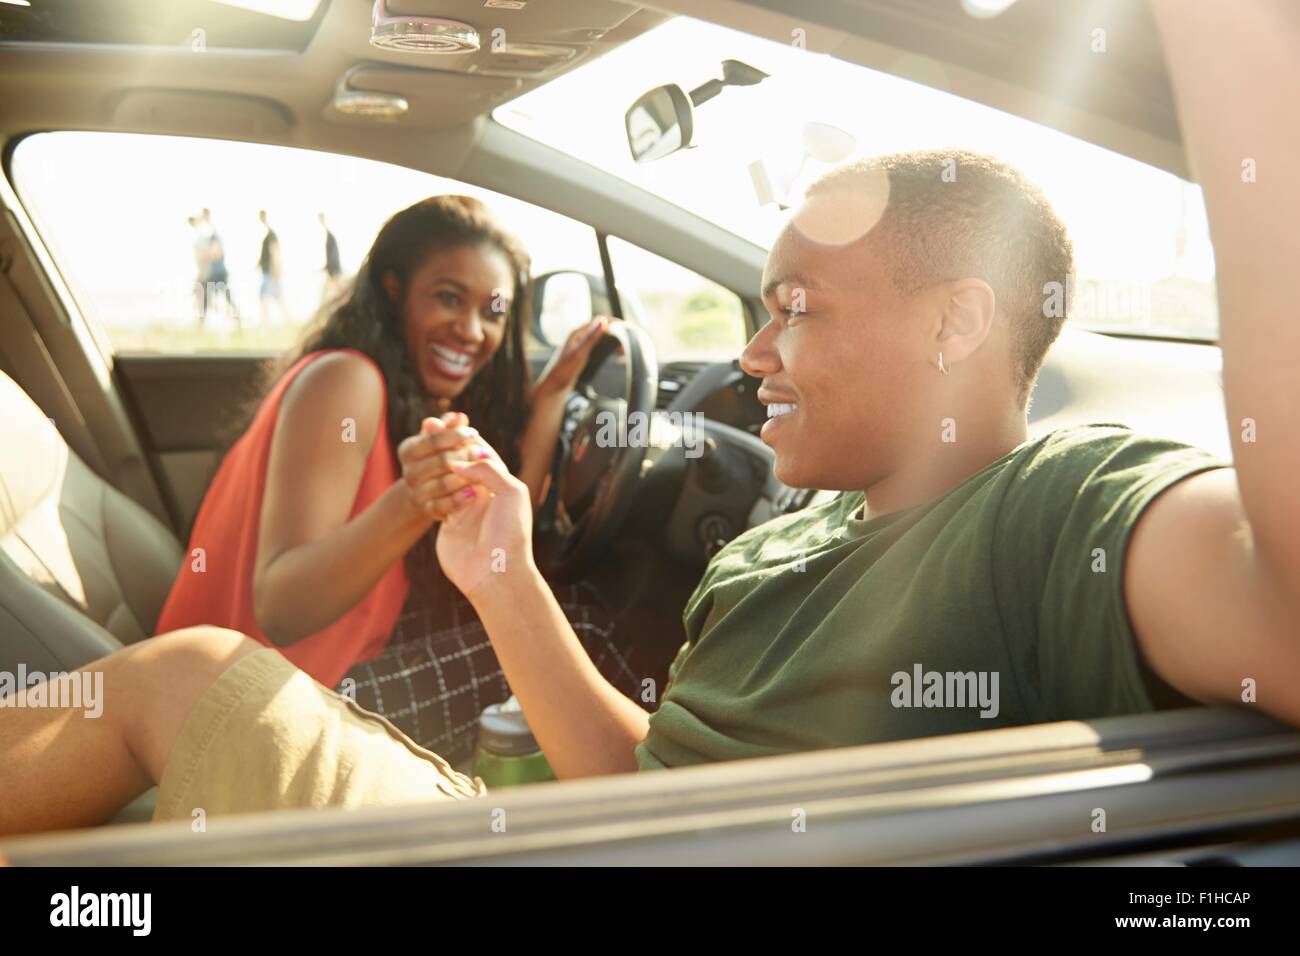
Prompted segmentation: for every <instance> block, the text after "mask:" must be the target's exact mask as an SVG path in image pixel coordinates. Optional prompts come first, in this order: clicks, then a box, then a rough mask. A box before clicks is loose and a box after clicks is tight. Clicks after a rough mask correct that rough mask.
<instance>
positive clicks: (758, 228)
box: [493, 17, 1218, 339]
mask: <svg viewBox="0 0 1300 956" xmlns="http://www.w3.org/2000/svg"><path fill="white" fill-rule="evenodd" d="M802 32H803V31H801V30H798V29H796V30H794V31H793V33H792V36H791V42H788V43H778V42H775V41H773V40H767V39H763V38H761V37H756V36H750V35H748V34H745V33H743V32H740V31H737V30H732V29H728V28H726V27H722V26H718V25H715V24H711V23H704V22H701V21H698V20H692V19H690V18H688V17H677V18H675V19H673V20H670V21H668V22H667V23H664V24H663V25H661V26H658V27H656V28H654V29H653V30H650V31H647V32H646V33H644V34H642V35H641V36H638V37H636V38H635V39H633V40H631V41H629V42H628V43H626V44H624V45H622V46H620V47H619V48H618V49H617V50H614V51H612V52H610V53H609V54H607V55H606V56H602V57H600V58H598V59H595V60H592V61H590V62H588V63H586V64H584V65H582V66H580V67H578V68H577V69H575V70H572V71H571V72H569V73H566V74H564V75H563V76H560V77H557V78H556V79H554V80H552V81H551V82H549V83H546V84H543V85H542V86H540V87H538V88H537V89H534V90H530V91H529V92H527V93H525V94H523V95H522V96H520V97H519V98H517V99H515V100H513V101H511V102H509V103H505V104H503V105H502V106H500V107H498V108H497V109H496V110H495V111H494V112H493V117H494V118H495V119H496V120H497V122H499V123H501V124H502V125H504V126H507V127H509V128H511V129H514V130H517V131H518V132H520V133H523V134H525V135H527V136H530V137H532V138H534V139H537V140H539V141H541V142H543V143H546V144H547V145H549V146H552V147H554V148H556V149H560V150H562V151H564V152H566V153H569V154H570V155H572V156H574V157H576V158H577V159H580V160H582V161H583V162H586V163H589V164H590V165H592V166H594V167H596V168H598V169H600V170H601V171H603V172H606V173H609V174H612V175H614V176H618V177H620V178H622V179H624V180H626V181H627V182H629V183H631V184H634V185H636V186H638V187H640V188H642V189H645V190H647V191H649V192H651V193H653V194H654V195H656V196H659V197H661V198H663V199H666V200H668V201H669V202H672V203H674V204H676V205H678V206H680V207H681V208H683V209H687V210H690V212H691V213H692V214H693V215H696V216H699V217H701V218H704V219H707V220H709V221H710V222H713V223H715V224H717V225H718V226H721V227H722V228H724V229H727V230H729V231H731V232H733V233H735V234H736V235H738V236H741V237H743V238H745V239H748V240H750V241H751V242H753V243H754V244H755V245H757V246H759V247H761V248H765V249H766V248H768V247H770V245H771V243H772V240H773V239H774V238H775V236H776V235H777V233H778V232H779V231H780V229H781V228H782V226H783V225H784V223H785V219H786V215H787V212H786V210H787V208H788V207H792V206H794V205H797V203H798V201H799V199H800V197H801V195H802V193H803V190H804V189H806V187H807V186H808V184H809V183H811V182H812V181H813V180H814V179H816V178H817V177H818V176H820V175H821V174H823V173H825V172H826V171H828V170H829V169H831V168H833V167H834V166H835V165H836V164H838V163H840V162H846V161H851V160H853V159H856V158H859V157H865V156H873V155H879V154H882V153H891V152H898V151H905V150H913V149H927V148H939V149H942V148H948V147H952V146H957V145H960V146H962V147H965V148H968V149H973V150H976V151H979V152H984V153H988V154H990V155H993V156H995V157H997V158H999V159H1002V160H1005V161H1007V162H1009V163H1011V164H1012V165H1013V166H1015V167H1017V168H1018V169H1021V170H1022V171H1024V173H1025V174H1026V175H1027V176H1028V177H1029V178H1030V179H1031V180H1033V181H1034V182H1035V183H1037V184H1038V185H1039V186H1041V187H1042V189H1043V192H1044V193H1045V194H1046V196H1047V198H1048V199H1049V200H1050V201H1051V203H1052V205H1053V207H1054V208H1055V210H1056V212H1057V214H1058V215H1059V216H1060V217H1061V219H1062V221H1063V222H1064V223H1065V225H1066V226H1067V228H1068V229H1069V231H1070V235H1071V238H1072V240H1073V243H1074V253H1075V276H1074V277H1073V281H1074V293H1075V295H1074V308H1073V309H1072V311H1071V316H1070V319H1071V321H1072V322H1073V323H1075V324H1076V325H1078V326H1082V327H1085V328H1092V329H1098V330H1104V331H1118V332H1124V333H1129V334H1138V335H1151V336H1173V337H1187V338H1197V339H1214V338H1217V336H1218V306H1217V298H1216V294H1215V286H1214V254H1213V248H1212V246H1211V243H1210V234H1209V225H1208V221H1207V217H1206V213H1205V203H1204V200H1203V198H1202V195H1201V190H1200V188H1199V187H1197V186H1195V185H1194V184H1192V183H1189V182H1187V181H1185V180H1182V179H1180V178H1178V177H1177V176H1174V175H1171V174H1170V173H1167V172H1164V171H1162V170H1159V169H1155V168H1153V167H1151V166H1148V165H1145V164H1143V163H1141V162H1138V161H1137V160H1134V159H1131V158H1129V157H1126V156H1121V155H1119V154H1118V153H1115V152H1111V151H1109V150H1106V149H1103V148H1101V147H1099V146H1095V145H1093V144H1091V143H1087V142H1084V141H1083V140H1080V139H1077V138H1075V137H1072V136H1068V135H1066V134H1064V133H1061V132H1059V131H1057V130H1054V129H1051V128H1049V127H1047V126H1044V125H1041V124H1038V123H1034V122H1031V121H1029V120H1026V119H1023V118H1021V117H1018V116H1013V115H1011V114H1009V113H1004V112H1001V111H999V110H996V109H992V108H990V107H987V106H984V105H982V104H979V103H975V102H972V101H971V100H967V99H964V98H962V97H959V96H956V95H953V94H952V93H949V92H946V91H945V90H944V89H943V87H944V85H945V83H946V79H945V67H944V66H943V65H942V64H940V63H938V62H935V61H931V60H926V59H925V58H923V57H919V56H918V57H909V58H908V59H907V60H906V61H902V62H899V63H897V64H895V67H894V69H895V70H896V71H898V72H901V73H903V74H905V75H912V76H916V77H918V78H923V80H924V82H912V81H910V80H907V79H902V78H901V77H899V76H895V75H892V74H890V73H885V72H881V71H879V70H872V69H869V68H867V67H865V66H860V65H858V64H856V63H852V62H848V61H846V60H841V59H837V58H835V57H832V56H829V55H825V54H821V53H815V52H813V51H812V50H811V49H806V48H805V47H804V45H803V43H802V39H803V37H802ZM733 59H734V60H738V61H740V62H741V63H743V64H746V65H748V66H750V67H753V68H755V69H757V70H761V71H763V72H764V73H766V74H768V76H767V78H765V79H763V80H762V82H760V83H758V84H756V85H752V86H741V87H735V88H729V89H727V90H725V91H724V92H723V93H721V94H719V95H717V96H716V97H710V98H709V99H708V101H707V102H704V105H702V106H701V107H699V109H698V110H697V111H696V112H695V122H694V132H693V135H692V137H691V144H692V145H691V148H689V149H685V150H681V151H680V152H676V153H672V154H671V155H666V156H664V157H663V158H661V159H658V160H656V161H654V162H645V163H638V162H635V161H634V160H633V158H632V155H631V151H630V149H629V147H628V141H627V128H626V125H625V113H626V112H627V110H628V108H629V107H630V106H631V105H632V104H633V103H634V102H635V101H636V100H637V98H638V97H640V96H641V95H642V94H644V93H646V92H647V91H649V90H650V89H652V88H654V87H656V86H658V85H659V84H662V83H679V84H681V86H682V88H683V89H684V90H687V91H690V90H694V89H696V87H698V86H702V85H703V84H706V83H708V82H709V81H710V80H712V81H714V82H716V77H717V76H718V75H719V73H720V71H721V69H722V66H721V64H722V62H723V61H724V60H727V61H730V60H733ZM774 118H779V122H777V120H776V119H774Z"/></svg>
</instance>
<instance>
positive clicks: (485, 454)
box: [478, 448, 492, 458]
mask: <svg viewBox="0 0 1300 956" xmlns="http://www.w3.org/2000/svg"><path fill="white" fill-rule="evenodd" d="M478 456H479V457H480V458H491V457H492V455H491V453H490V452H489V451H488V450H487V449H486V448H483V449H480V450H479V453H478Z"/></svg>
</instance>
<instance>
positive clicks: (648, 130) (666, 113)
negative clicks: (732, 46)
mask: <svg viewBox="0 0 1300 956" xmlns="http://www.w3.org/2000/svg"><path fill="white" fill-rule="evenodd" d="M765 79H767V74H766V73H764V72H763V71H762V70H758V69H755V68H754V67H752V66H750V65H749V64H748V63H742V62H740V60H723V61H722V76H721V77H720V78H715V79H712V80H705V81H704V83H702V84H701V85H700V86H697V87H696V88H695V89H693V90H691V92H690V93H689V94H687V93H685V92H683V91H682V88H681V87H680V86H678V85H677V84H676V83H669V84H668V85H667V86H657V87H655V88H654V89H653V90H651V91H650V92H649V93H646V94H645V95H644V96H642V97H641V98H640V99H638V100H637V101H636V102H635V103H633V104H632V108H631V109H629V110H628V111H627V115H626V116H624V117H623V125H624V127H626V129H627V145H628V148H629V149H630V150H632V158H633V159H634V160H636V161H637V162H638V163H648V162H650V161H652V160H655V159H661V158H663V157H664V156H667V155H668V154H669V153H675V152H677V151H678V150H679V149H685V148H686V147H687V146H690V145H691V137H692V136H693V135H694V134H695V107H697V106H699V105H700V104H701V103H707V102H708V101H709V100H711V99H713V98H714V97H715V96H717V95H718V94H719V93H721V92H722V91H723V90H725V89H726V88H727V87H729V86H753V85H754V84H756V83H762V82H763V81H764V80H765Z"/></svg>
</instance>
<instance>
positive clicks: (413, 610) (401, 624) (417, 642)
mask: <svg viewBox="0 0 1300 956" xmlns="http://www.w3.org/2000/svg"><path fill="white" fill-rule="evenodd" d="M450 590H452V593H451V594H448V595H446V597H445V599H444V600H443V601H441V602H439V603H441V604H443V607H441V608H438V609H437V610H436V611H435V609H434V608H433V607H432V606H430V605H429V604H428V603H426V602H425V601H424V600H422V599H420V598H419V597H418V596H413V598H412V600H410V601H408V603H407V606H406V608H404V609H403V611H402V616H401V617H400V618H399V619H398V621H397V626H396V627H395V628H394V629H393V634H392V637H391V638H390V639H389V642H388V644H387V646H386V647H385V648H384V651H383V653H382V654H380V655H379V656H378V657H376V658H373V659H372V660H368V661H361V662H360V663H358V664H355V665H354V666H353V667H352V669H351V670H349V671H348V673H347V674H346V675H345V676H344V677H343V680H342V681H341V682H340V684H339V688H338V689H339V691H340V692H342V693H348V694H350V695H353V696H355V699H356V702H357V703H358V704H360V705H361V706H362V707H365V708H366V709H367V710H371V711H374V712H375V713H379V714H383V715H384V716H385V717H387V718H388V719H389V720H391V721H392V722H393V723H394V724H396V725H397V726H398V727H399V728H400V729H401V730H402V731H403V732H404V733H405V734H406V735H407V736H409V737H410V738H411V739H412V740H414V741H415V742H416V743H418V744H420V745H421V746H422V747H426V748H428V749H429V750H432V751H434V752H435V753H437V754H439V755H441V756H442V757H444V758H445V759H447V760H448V761H450V762H451V763H453V764H460V763H463V762H464V761H466V760H468V759H469V758H470V757H471V756H472V755H473V752H474V746H475V743H476V742H477V738H478V723H479V715H480V714H481V713H482V712H483V708H484V707H487V706H488V705H489V704H499V703H501V702H503V701H504V700H506V699H507V698H508V697H509V696H510V687H509V685H508V684H507V683H506V678H505V674H504V672H503V671H502V670H501V665H500V663H499V662H498V661H497V656H496V652H495V651H494V650H493V648H492V643H491V642H490V641H489V640H488V636H487V632H486V631H485V630H484V628H483V625H482V624H481V623H480V622H479V619H478V615H477V614H475V612H474V608H473V607H472V606H471V605H470V603H469V601H467V600H466V599H465V597H464V596H463V595H461V594H460V593H459V592H455V591H454V589H450ZM553 591H554V593H555V597H556V600H557V601H558V602H559V604H560V608H561V609H562V610H563V611H564V615H565V617H567V618H568V619H569V623H570V624H571V625H573V630H574V633H576V634H577V635H578V640H580V641H581V642H582V646H583V647H584V648H585V649H586V651H587V653H588V654H589V655H590V656H591V659H592V661H593V662H594V663H595V665H596V667H597V669H598V670H599V671H600V673H601V674H602V675H603V676H604V677H605V679H606V680H608V681H609V682H610V684H612V685H613V686H614V687H616V688H617V689H618V690H620V691H621V692H623V693H624V694H626V695H627V696H628V697H629V698H631V699H633V700H637V692H638V690H639V686H640V684H639V678H638V677H637V676H636V674H634V673H633V670H632V668H631V667H630V666H629V664H628V649H627V648H624V647H621V646H620V644H619V642H618V640H617V638H616V636H615V633H614V625H613V620H612V618H611V616H610V614H609V612H608V610H607V609H606V608H605V606H604V603H603V602H602V600H601V599H600V596H599V594H598V593H597V591H596V590H595V588H593V587H592V586H591V585H590V584H588V583H586V582H581V581H580V582H578V583H576V584H569V585H560V586H557V587H554V588H553ZM349 680H351V681H354V682H355V686H354V687H352V686H349V685H348V681H349ZM638 702H639V701H638ZM643 706H644V705H643Z"/></svg>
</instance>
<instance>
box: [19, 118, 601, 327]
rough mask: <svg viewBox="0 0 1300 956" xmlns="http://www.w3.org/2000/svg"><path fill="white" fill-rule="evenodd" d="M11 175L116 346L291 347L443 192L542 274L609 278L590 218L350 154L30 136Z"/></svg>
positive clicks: (106, 136)
mask: <svg viewBox="0 0 1300 956" xmlns="http://www.w3.org/2000/svg"><path fill="white" fill-rule="evenodd" d="M11 171H12V174H13V180H14V184H15V187H16V188H17V190H18V192H19V194H20V195H21V196H22V198H23V201H24V204H25V205H26V207H27V210H28V212H29V214H30V215H31V216H32V219H33V220H34V221H35V223H36V226H37V228H38V229H39V231H40V233H41V235H42V237H43V239H44V241H45V243H46V245H47V246H48V247H49V250H50V253H51V255H52V256H53V257H54V259H55V262H56V263H57V264H58V266H59V268H60V270H61V271H62V273H63V275H64V277H65V279H66V280H67V282H68V284H69V287H70V288H71V289H72V292H73V295H74V296H75V297H76V299H77V302H78V304H79V306H80V308H81V309H82V311H83V312H84V313H85V314H86V316H87V318H88V319H89V320H90V321H91V322H92V323H94V324H96V325H98V326H99V328H101V329H102V330H103V331H104V332H105V333H107V338H108V341H109V342H111V344H112V347H113V349H114V350H115V351H116V352H119V353H130V352H164V353H184V352H213V351H217V352H264V351H278V350H281V349H284V348H287V347H289V345H291V344H292V343H293V342H294V341H295V340H296V339H297V337H298V336H299V335H300V334H301V333H302V331H303V328H304V326H305V325H306V323H308V322H309V321H310V320H311V319H312V318H313V316H314V315H315V314H316V313H317V310H318V309H320V308H321V307H322V305H323V304H324V303H325V302H327V301H328V300H329V298H330V297H331V296H332V295H333V294H335V293H336V292H337V290H338V287H339V285H340V284H342V283H346V282H347V281H348V280H349V279H350V278H351V276H352V275H353V274H354V273H355V272H356V270H357V268H358V267H359V266H360V264H361V261H362V260H363V258H364V257H365V254H366V252H367V251H368V250H369V247H370V244H371V243H372V242H373V241H374V238H375V235H376V234H377V232H378V231H379V228H380V227H381V226H382V225H383V223H384V221H385V220H387V219H388V217H389V216H391V215H392V214H393V213H395V212H397V211H398V210H400V209H403V208H405V207H406V206H408V205H410V204H411V203H413V202H415V201H417V200H419V199H423V198H425V197H428V196H433V195H437V194H439V193H448V192H451V193H463V194H467V195H471V196H475V197H477V198H479V199H482V200H483V201H484V202H486V203H487V204H488V205H489V206H490V207H491V208H492V209H493V210H494V211H495V212H496V213H497V214H498V216H499V217H500V218H501V219H502V221H503V222H504V223H505V225H506V226H507V227H508V228H509V229H510V230H511V231H513V232H514V233H515V234H516V235H518V236H519V237H520V238H521V239H522V240H523V242H524V244H525V245H526V246H527V248H528V251H529V254H530V255H531V257H532V264H533V274H534V275H537V274H540V273H542V272H547V271H551V270H554V269H562V268H567V269H579V270H582V271H584V272H590V273H596V274H599V273H600V271H601V266H600V253H599V247H598V246H597V244H596V236H595V232H594V231H593V230H592V228H591V227H590V226H587V225H585V224H583V223H579V222H575V221H574V220H571V219H568V218H566V217H565V216H562V215H560V214H558V213H555V212H552V211H550V210H547V209H541V208H539V207H537V206H533V205H530V204H528V203H525V202H521V201H520V200H517V199H513V198H511V197H508V196H502V195H500V194H498V193H493V192H490V191H488V190H485V189H480V188H478V187H475V186H470V185H467V184H465V183H461V182H457V181H455V180H450V179H444V178H442V177H439V176H433V175H430V174H428V173H423V172H419V171H417V170H412V169H407V168H404V167H401V166H393V165H390V164H388V163H380V162H375V161H373V160H367V159H360V158H357V157H353V156H342V155H338V154H333V153H324V152H317V151H312V150H302V149H293V148H289V147H280V146H266V145H261V144H256V143H238V142H227V141H222V140H207V139H197V138H188V137H173V136H151V135H142V134H118V133H96V132H55V133H40V134H37V135H33V136H29V137H27V138H26V139H24V140H22V142H21V143H20V144H19V145H18V147H17V149H16V151H15V153H14V156H13V164H12V169H11ZM205 209H206V210H208V215H207V217H206V218H205V217H204V214H203V211H204V210H205ZM263 210H264V211H265V212H266V217H265V222H263V221H262V219H261V217H260V215H259V214H260V213H261V212H262V211H263ZM322 214H323V217H324V219H323V222H322V218H321V217H322ZM191 220H193V221H191ZM327 228H328V231H329V234H330V235H332V236H333V237H334V242H333V243H332V244H331V243H329V242H328V239H327V234H326V229H327ZM272 232H273V233H274V241H267V240H268V238H269V237H270V236H271V233H272ZM327 266H328V268H327ZM201 270H202V272H201ZM332 273H333V275H332ZM530 347H532V348H536V347H538V343H536V342H535V341H532V340H531V336H530Z"/></svg>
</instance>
